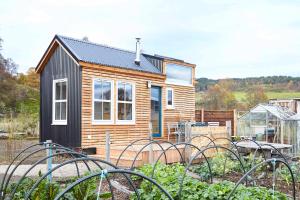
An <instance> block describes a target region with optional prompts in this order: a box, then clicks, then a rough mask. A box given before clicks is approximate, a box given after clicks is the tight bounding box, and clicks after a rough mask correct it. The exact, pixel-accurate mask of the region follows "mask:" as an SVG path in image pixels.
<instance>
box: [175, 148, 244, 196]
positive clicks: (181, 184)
mask: <svg viewBox="0 0 300 200" xmlns="http://www.w3.org/2000/svg"><path fill="white" fill-rule="evenodd" d="M212 148H220V149H225V150H227V151H229V152H230V153H232V154H233V155H234V156H235V157H236V158H237V159H238V160H239V162H240V165H241V167H242V169H243V172H244V173H246V172H245V168H244V165H243V163H242V162H241V160H240V157H239V156H238V155H236V154H235V152H234V151H233V150H232V149H229V148H227V147H223V146H217V145H216V146H209V147H206V148H205V149H202V150H201V151H199V152H197V154H196V155H195V156H194V157H193V158H192V159H191V160H190V162H189V164H188V165H187V167H186V168H185V171H184V174H183V177H182V179H181V181H180V185H179V192H178V197H179V200H180V199H181V192H182V187H183V181H184V178H185V177H186V174H187V171H188V169H189V167H190V166H191V165H192V163H193V161H194V159H195V158H197V157H198V156H199V155H200V154H201V153H204V152H205V151H207V150H209V149H212ZM246 181H247V179H246Z"/></svg>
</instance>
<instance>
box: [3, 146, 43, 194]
mask: <svg viewBox="0 0 300 200" xmlns="http://www.w3.org/2000/svg"><path fill="white" fill-rule="evenodd" d="M43 144H44V143H42V142H41V143H37V144H33V145H30V146H28V147H26V148H25V149H23V150H22V151H21V152H19V153H18V154H17V155H16V156H15V157H14V159H13V160H12V161H11V162H10V164H9V165H8V167H7V169H6V170H5V173H4V175H3V179H2V181H1V187H0V197H1V198H0V199H2V195H3V194H2V192H3V191H2V189H3V184H4V181H5V178H6V175H7V173H8V171H9V169H10V167H11V166H12V164H13V163H14V162H15V161H16V160H17V159H18V157H19V156H20V155H21V154H23V153H24V152H25V151H27V150H28V149H31V148H33V147H35V146H38V145H43Z"/></svg>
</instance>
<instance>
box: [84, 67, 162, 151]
mask: <svg viewBox="0 0 300 200" xmlns="http://www.w3.org/2000/svg"><path fill="white" fill-rule="evenodd" d="M94 78H104V79H110V80H113V81H114V85H115V87H114V99H116V95H117V88H116V83H117V81H119V80H121V81H128V82H132V83H134V84H135V99H136V101H135V106H136V114H135V116H136V117H135V118H136V121H135V124H134V125H118V124H115V121H116V101H114V102H113V103H114V124H112V125H94V124H92V88H93V79H94ZM147 81H151V82H152V85H157V86H161V87H164V79H162V78H161V76H153V77H142V76H140V74H139V73H138V74H136V75H135V76H134V75H132V74H127V73H123V70H121V71H118V70H117V71H109V70H102V67H101V68H100V67H99V66H98V68H94V67H83V68H82V107H81V109H82V117H81V121H82V129H81V132H82V147H90V146H94V147H97V148H103V147H104V146H105V132H106V131H109V132H110V137H111V143H112V146H115V145H120V144H122V145H124V144H128V143H129V142H130V141H132V140H135V139H139V138H146V137H148V136H149V121H150V112H151V110H150V89H149V88H148V87H147ZM163 104H164V102H163ZM163 106H164V105H163ZM164 107H165V106H164Z"/></svg>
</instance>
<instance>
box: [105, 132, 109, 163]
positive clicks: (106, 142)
mask: <svg viewBox="0 0 300 200" xmlns="http://www.w3.org/2000/svg"><path fill="white" fill-rule="evenodd" d="M105 153H106V155H105V158H106V161H107V162H110V133H109V131H105Z"/></svg>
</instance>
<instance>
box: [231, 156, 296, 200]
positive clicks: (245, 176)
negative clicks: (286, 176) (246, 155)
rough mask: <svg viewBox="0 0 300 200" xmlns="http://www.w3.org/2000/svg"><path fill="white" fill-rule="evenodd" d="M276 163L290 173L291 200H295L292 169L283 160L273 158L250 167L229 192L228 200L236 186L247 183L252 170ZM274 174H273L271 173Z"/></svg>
mask: <svg viewBox="0 0 300 200" xmlns="http://www.w3.org/2000/svg"><path fill="white" fill-rule="evenodd" d="M276 162H280V163H283V164H284V165H285V166H286V167H287V168H288V170H289V172H290V175H291V177H292V183H293V199H294V200H296V184H295V178H294V174H293V171H292V169H291V168H290V166H289V164H288V163H286V162H285V161H283V160H280V159H275V158H272V159H268V160H265V161H263V162H261V163H259V164H257V165H255V166H254V167H252V168H251V169H250V170H249V171H248V172H247V173H245V174H244V175H243V176H242V178H241V179H240V180H239V181H238V182H237V183H236V184H235V187H234V188H233V190H232V191H231V192H230V194H229V195H228V198H227V199H228V200H229V199H230V197H231V196H232V195H233V194H234V192H235V191H236V189H237V188H238V186H239V185H240V184H241V183H242V182H243V181H244V180H245V179H246V181H247V177H248V176H249V174H251V173H252V172H253V171H254V170H256V169H257V168H258V167H260V166H262V165H265V164H269V163H272V164H273V166H274V165H275V164H276ZM273 173H274V172H273Z"/></svg>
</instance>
